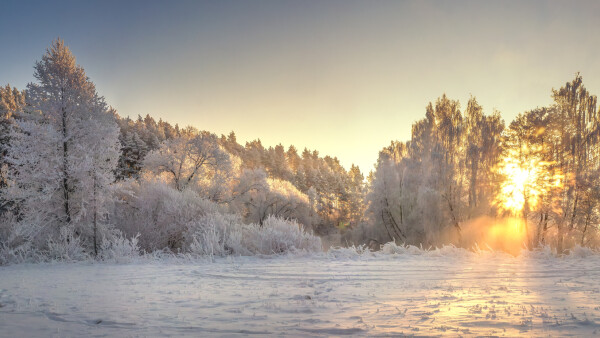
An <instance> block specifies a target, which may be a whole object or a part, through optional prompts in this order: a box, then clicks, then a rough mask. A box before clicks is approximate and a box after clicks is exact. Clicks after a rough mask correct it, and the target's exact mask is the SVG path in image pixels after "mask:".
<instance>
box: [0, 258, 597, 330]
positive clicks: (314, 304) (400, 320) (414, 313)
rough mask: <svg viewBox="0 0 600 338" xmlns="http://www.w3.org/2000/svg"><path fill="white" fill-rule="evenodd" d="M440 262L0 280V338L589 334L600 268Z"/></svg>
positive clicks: (320, 263)
mask: <svg viewBox="0 0 600 338" xmlns="http://www.w3.org/2000/svg"><path fill="white" fill-rule="evenodd" d="M583 253H584V254H583V255H571V256H569V257H563V258H555V257H550V256H549V255H546V254H544V253H538V254H528V255H524V256H520V257H517V258H513V257H511V256H508V255H504V254H498V253H469V252H465V251H462V250H458V249H452V248H448V249H443V250H437V251H434V252H429V253H424V252H420V253H418V252H417V253H413V254H410V253H404V254H394V255H390V254H387V255H386V254H381V253H380V254H375V255H374V254H369V253H367V254H363V255H356V254H352V253H351V250H338V251H331V252H330V253H328V254H327V255H316V256H306V255H305V256H284V257H274V258H257V257H236V258H219V259H216V260H215V261H213V262H211V261H209V260H200V261H198V260H183V259H178V260H174V259H166V260H160V261H150V260H143V259H142V260H140V261H138V262H132V263H126V264H116V263H55V264H35V265H32V264H22V265H14V266H8V267H0V336H3V337H20V336H39V337H48V336H53V335H54V336H74V337H79V336H105V335H108V336H166V335H173V336H181V335H184V336H185V335H188V336H231V335H237V334H247V335H251V334H258V335H271V334H272V335H293V336H313V335H315V336H322V335H368V336H389V335H393V336H397V335H402V334H404V335H415V336H419V335H450V336H457V335H464V336H471V335H473V336H479V335H495V336H518V335H526V336H591V335H596V334H598V333H600V255H596V254H585V252H583Z"/></svg>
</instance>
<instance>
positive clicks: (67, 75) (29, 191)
mask: <svg viewBox="0 0 600 338" xmlns="http://www.w3.org/2000/svg"><path fill="white" fill-rule="evenodd" d="M34 76H35V78H36V79H37V82H35V83H30V84H29V85H28V86H27V105H28V107H27V109H28V110H29V113H30V114H31V116H35V117H36V118H31V119H29V120H25V121H20V122H18V123H17V126H16V127H15V128H13V130H12V132H11V139H13V140H14V141H12V142H11V146H10V148H9V150H8V161H9V162H10V164H11V165H12V170H11V172H10V181H11V186H10V187H9V189H8V191H7V196H9V197H11V198H12V199H14V200H16V201H17V203H18V205H19V215H20V221H19V224H18V225H17V226H16V228H15V230H16V231H15V235H16V238H20V239H22V240H29V241H33V242H35V244H36V245H37V246H38V247H44V246H45V244H46V243H47V242H48V240H49V239H51V240H58V238H59V237H60V236H59V235H60V234H64V233H65V231H67V232H68V233H69V234H72V236H75V237H80V238H81V240H82V243H83V244H84V245H85V246H86V247H87V248H88V249H89V250H92V249H93V250H94V252H95V253H97V248H98V244H99V243H98V241H99V239H100V236H101V234H100V233H99V230H102V229H106V226H107V225H108V217H107V214H106V207H105V205H106V203H107V201H108V200H109V199H110V192H109V186H110V184H111V182H113V180H114V169H115V166H116V164H117V159H118V156H119V144H118V138H117V137H118V128H117V125H116V123H115V120H114V119H115V117H114V112H112V111H110V110H109V109H108V107H107V105H106V103H105V102H104V98H103V97H101V96H99V95H98V94H97V92H96V88H95V86H94V84H93V83H92V82H91V81H90V80H89V79H88V78H87V76H86V75H85V72H84V70H83V68H82V67H81V66H78V65H77V64H76V61H75V57H74V56H73V54H72V53H71V51H70V50H69V48H68V47H67V46H66V45H65V44H64V42H63V41H62V40H56V41H54V42H53V43H52V46H51V47H50V48H49V49H47V51H46V53H45V54H44V56H43V57H42V60H41V61H39V62H36V64H35V72H34ZM62 237H65V236H62ZM66 238H67V240H68V238H71V237H69V236H67V237H66Z"/></svg>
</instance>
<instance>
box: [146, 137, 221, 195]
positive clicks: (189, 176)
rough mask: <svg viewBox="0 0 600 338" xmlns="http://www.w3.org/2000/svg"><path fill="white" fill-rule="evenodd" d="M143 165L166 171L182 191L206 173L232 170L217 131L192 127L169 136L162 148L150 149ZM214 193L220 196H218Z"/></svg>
mask: <svg viewBox="0 0 600 338" xmlns="http://www.w3.org/2000/svg"><path fill="white" fill-rule="evenodd" d="M144 168H145V169H146V170H148V171H149V172H151V173H154V174H157V175H164V176H165V177H166V178H167V179H168V180H169V181H170V182H171V183H172V185H173V187H174V188H175V189H177V190H179V191H183V190H185V189H186V188H188V187H190V186H193V185H197V184H198V183H199V182H200V181H201V180H202V179H203V178H206V177H207V176H210V177H213V176H218V175H219V174H220V173H221V172H223V171H229V170H230V168H231V160H230V156H229V154H228V153H227V152H226V151H224V150H223V149H222V148H221V146H220V145H219V143H218V140H217V137H216V136H215V135H214V134H210V133H205V132H203V133H198V132H196V131H195V130H189V131H188V132H186V133H184V134H183V135H182V136H180V137H177V138H174V139H170V140H166V141H165V142H163V144H162V145H161V146H160V148H158V149H157V150H154V151H152V152H150V153H149V154H148V155H147V156H146V159H145V162H144ZM214 197H215V199H218V198H217V197H218V196H214Z"/></svg>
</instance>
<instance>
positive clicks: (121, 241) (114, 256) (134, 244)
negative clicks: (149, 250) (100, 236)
mask: <svg viewBox="0 0 600 338" xmlns="http://www.w3.org/2000/svg"><path fill="white" fill-rule="evenodd" d="M138 238H139V234H138V235H136V236H135V237H132V238H130V239H128V238H126V237H125V236H123V235H121V234H118V235H116V236H113V238H111V239H106V238H105V239H104V240H103V241H102V245H101V246H100V257H101V258H102V259H104V260H112V261H116V262H129V261H131V259H133V258H135V257H139V255H140V248H139V246H138Z"/></svg>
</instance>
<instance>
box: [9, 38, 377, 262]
mask: <svg viewBox="0 0 600 338" xmlns="http://www.w3.org/2000/svg"><path fill="white" fill-rule="evenodd" d="M34 77H35V79H36V82H34V83H31V84H29V85H28V86H27V89H26V90H24V91H19V90H17V89H15V88H11V87H10V86H8V85H7V86H6V87H3V88H2V89H1V90H0V102H1V104H2V105H1V106H0V109H1V110H0V112H1V113H2V122H1V124H0V126H1V127H2V129H1V130H0V133H1V134H0V137H1V144H0V146H1V148H0V149H1V151H2V158H1V173H2V176H1V181H0V184H1V185H0V213H1V215H2V218H1V219H0V262H4V263H6V262H10V261H23V260H27V259H33V257H34V256H35V257H38V258H40V257H41V259H46V258H61V259H64V258H72V259H73V258H80V257H89V256H95V257H107V256H111V255H113V256H114V255H115V252H118V251H121V252H133V251H145V252H155V251H162V250H167V251H169V252H174V253H198V254H232V253H237V254H253V253H278V252H284V251H288V250H321V244H320V240H319V238H318V237H315V236H313V235H311V234H310V233H309V232H307V231H316V232H318V233H319V234H327V233H331V232H336V231H337V229H339V228H343V227H348V228H349V227H352V226H354V225H356V224H358V222H360V220H361V218H362V216H363V213H362V210H363V209H362V205H363V204H362V203H363V198H364V194H365V190H366V189H365V184H364V178H363V175H362V173H361V172H360V170H359V169H358V167H356V166H353V167H352V168H351V170H350V171H346V170H345V169H344V168H343V167H342V166H341V165H340V163H339V161H338V160H337V158H331V157H329V156H326V157H320V156H319V154H318V152H316V151H310V150H308V149H304V151H303V152H302V153H301V154H300V153H298V151H297V150H296V148H294V147H293V146H291V147H289V148H288V149H287V150H286V149H284V148H283V146H281V145H278V146H276V147H269V148H265V147H263V146H262V144H261V142H260V140H256V141H253V142H249V143H246V145H245V146H242V145H240V144H239V143H237V141H236V138H235V134H234V133H233V132H232V133H231V134H229V135H228V136H224V135H222V136H220V137H219V136H217V135H215V134H212V133H210V132H207V131H200V130H197V129H195V128H193V127H185V128H180V127H179V126H177V125H175V126H173V125H171V124H169V123H167V122H164V121H161V120H159V121H158V122H157V121H155V120H154V119H153V118H152V117H150V116H146V117H145V118H141V117H139V118H138V119H136V120H132V119H130V118H121V117H120V116H119V115H118V114H117V112H116V111H115V110H114V109H112V108H111V107H109V106H108V105H107V104H106V103H105V101H104V98H103V97H101V96H99V95H98V93H97V92H96V89H95V86H94V84H93V83H92V82H91V81H90V80H89V79H88V78H87V77H86V75H85V72H84V70H83V68H81V67H80V66H78V65H76V62H75V58H74V56H73V55H72V54H71V52H70V50H69V49H68V47H66V46H65V45H64V42H63V41H61V40H57V41H55V42H54V43H53V44H52V46H51V47H50V48H49V49H48V50H47V51H46V53H45V54H44V55H43V57H42V60H41V61H39V62H37V63H36V64H35V72H34Z"/></svg>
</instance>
